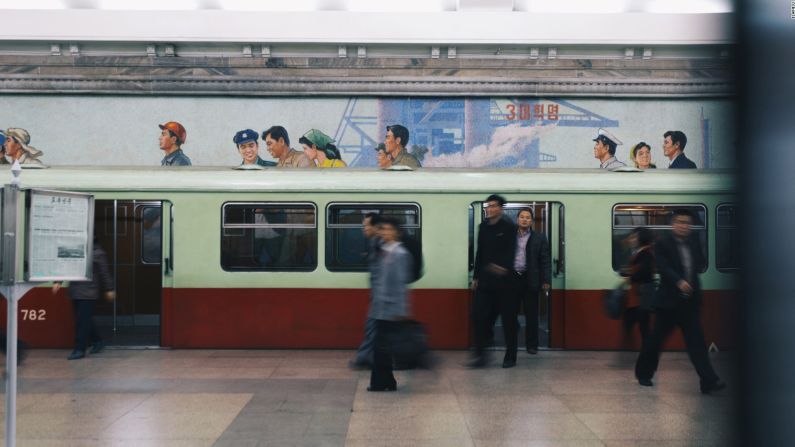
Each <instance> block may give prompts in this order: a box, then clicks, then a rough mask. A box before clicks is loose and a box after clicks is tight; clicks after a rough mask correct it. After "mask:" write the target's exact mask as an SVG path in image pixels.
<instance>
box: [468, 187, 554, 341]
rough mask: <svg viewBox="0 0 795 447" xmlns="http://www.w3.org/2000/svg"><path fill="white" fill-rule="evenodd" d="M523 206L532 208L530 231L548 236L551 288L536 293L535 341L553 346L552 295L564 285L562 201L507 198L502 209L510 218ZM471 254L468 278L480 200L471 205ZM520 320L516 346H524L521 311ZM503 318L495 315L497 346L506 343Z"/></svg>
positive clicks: (473, 257)
mask: <svg viewBox="0 0 795 447" xmlns="http://www.w3.org/2000/svg"><path fill="white" fill-rule="evenodd" d="M522 208H530V209H532V210H533V215H534V217H535V220H534V222H533V231H537V232H539V233H543V234H544V235H545V236H546V237H547V239H548V240H549V246H550V258H551V260H552V284H551V286H552V288H551V290H550V291H549V292H541V295H540V296H539V300H538V305H539V310H538V319H539V321H538V331H539V334H538V342H539V347H543V348H549V347H553V346H556V345H557V343H554V342H553V336H552V330H551V329H552V326H553V324H554V323H553V321H555V318H554V317H555V314H554V310H553V309H554V307H553V306H552V300H551V297H552V296H553V295H556V294H561V293H562V292H563V290H564V289H565V281H564V275H563V273H564V269H563V266H564V257H563V255H564V253H565V251H564V249H563V247H564V238H563V205H562V204H561V203H558V202H533V201H522V202H509V203H506V204H505V207H504V213H505V215H506V216H508V217H509V218H510V219H511V220H512V221H513V222H516V218H517V216H518V214H519V210H521V209H522ZM469 216H470V219H469V229H470V232H469V234H470V241H469V246H470V254H469V273H470V279H471V277H472V272H473V270H474V265H475V256H476V250H477V228H478V225H480V223H481V222H482V221H483V216H484V213H483V202H473V203H472V205H471V206H470V214H469ZM519 323H520V325H521V328H520V333H519V346H520V347H523V346H524V340H525V337H524V330H525V327H526V325H525V321H524V316H523V315H520V317H519ZM501 326H502V322H500V321H499V319H497V328H495V331H494V344H495V345H496V346H505V344H504V340H503V334H502V327H501Z"/></svg>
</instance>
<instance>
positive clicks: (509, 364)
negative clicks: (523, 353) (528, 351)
mask: <svg viewBox="0 0 795 447" xmlns="http://www.w3.org/2000/svg"><path fill="white" fill-rule="evenodd" d="M514 366H516V359H515V358H512V357H505V359H503V361H502V367H503V368H513V367H514Z"/></svg>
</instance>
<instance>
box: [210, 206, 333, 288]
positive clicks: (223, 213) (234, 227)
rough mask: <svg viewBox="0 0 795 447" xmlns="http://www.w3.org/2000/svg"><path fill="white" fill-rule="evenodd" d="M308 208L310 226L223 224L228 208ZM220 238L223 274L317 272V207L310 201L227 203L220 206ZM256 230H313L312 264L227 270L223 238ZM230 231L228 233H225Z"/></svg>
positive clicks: (238, 235)
mask: <svg viewBox="0 0 795 447" xmlns="http://www.w3.org/2000/svg"><path fill="white" fill-rule="evenodd" d="M274 205H276V206H289V205H294V206H308V207H311V209H312V217H313V223H312V224H255V223H244V224H227V223H225V219H224V218H225V217H226V210H227V207H229V206H251V207H265V206H274ZM220 214H221V215H220V217H221V237H220V244H221V247H220V249H221V250H220V259H219V262H220V265H221V269H222V270H223V271H225V272H232V273H235V272H314V271H316V270H317V267H318V264H319V263H318V239H319V235H318V217H319V216H318V207H317V204H316V203H315V202H310V201H273V200H270V201H256V202H253V201H227V202H224V203H222V204H221V213H220ZM257 228H271V229H275V228H294V229H296V228H300V229H312V230H314V247H313V255H314V263H313V264H312V265H311V266H310V265H307V266H304V267H261V268H246V267H234V268H229V267H228V266H226V265H224V237H240V236H243V235H244V234H245V230H246V229H257ZM227 230H230V232H227ZM238 230H239V233H238Z"/></svg>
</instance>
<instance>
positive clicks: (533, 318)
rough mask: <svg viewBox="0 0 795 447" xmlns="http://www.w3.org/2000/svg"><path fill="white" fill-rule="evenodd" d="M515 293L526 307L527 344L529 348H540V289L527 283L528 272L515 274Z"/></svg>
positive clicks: (525, 333) (518, 301)
mask: <svg viewBox="0 0 795 447" xmlns="http://www.w3.org/2000/svg"><path fill="white" fill-rule="evenodd" d="M514 293H515V294H516V300H517V303H522V307H523V308H524V319H525V330H524V341H525V346H526V347H527V348H528V349H538V289H530V287H529V285H528V284H527V274H524V275H515V280H514ZM518 327H519V323H518V322H517V328H518Z"/></svg>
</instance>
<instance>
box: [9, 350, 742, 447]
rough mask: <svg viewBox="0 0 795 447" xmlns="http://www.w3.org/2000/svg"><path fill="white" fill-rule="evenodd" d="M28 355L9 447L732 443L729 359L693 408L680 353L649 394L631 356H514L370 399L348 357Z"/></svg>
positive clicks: (447, 370) (692, 382)
mask: <svg viewBox="0 0 795 447" xmlns="http://www.w3.org/2000/svg"><path fill="white" fill-rule="evenodd" d="M67 354H68V351H61V350H34V351H31V352H30V354H29V356H28V358H27V359H26V361H25V363H24V365H23V366H22V367H21V369H20V381H19V394H18V407H17V414H18V422H17V445H19V446H80V447H91V446H103V447H104V446H136V447H138V446H174V447H176V446H179V447H188V446H191V447H192V446H234V447H254V446H352V447H365V446H367V447H371V446H433V447H441V446H455V447H459V446H478V447H486V446H489V447H491V446H571V447H574V446H576V447H596V446H610V447H618V446H627V447H629V446H633V447H637V446H640V447H644V446H649V447H650V446H660V447H663V446H665V447H673V446H725V445H730V444H731V442H732V440H733V439H734V435H733V433H732V431H731V427H732V424H733V419H732V410H733V408H732V407H733V398H732V394H731V391H732V384H733V382H734V383H736V381H734V380H733V377H732V374H731V368H730V366H731V362H732V360H733V357H732V354H730V353H721V354H717V355H716V354H713V362H714V364H715V366H716V369H717V371H718V373H719V374H720V375H721V377H722V378H723V379H724V380H726V381H727V382H728V383H729V388H728V389H727V390H724V391H723V392H722V393H723V394H718V395H713V396H704V395H701V394H699V391H698V379H697V376H696V374H695V372H694V371H693V368H692V367H691V365H690V363H689V361H688V360H687V356H686V355H685V354H684V353H665V354H664V355H663V358H662V361H661V364H660V371H659V373H658V376H657V378H656V381H655V387H653V388H644V387H641V386H639V385H638V384H637V383H636V382H635V381H634V380H633V373H632V364H633V361H634V357H635V354H634V353H631V352H571V351H567V352H560V351H542V352H541V353H540V354H539V355H538V356H529V355H528V354H525V353H520V355H519V362H518V366H517V367H515V368H512V369H502V368H500V367H499V365H498V364H497V360H501V357H502V353H496V352H495V362H494V365H493V366H492V367H490V368H486V369H480V370H469V369H466V368H465V367H464V366H462V365H463V363H464V362H465V360H466V355H467V354H466V353H465V352H461V351H451V352H439V353H437V356H438V358H439V365H438V368H436V369H435V370H434V371H405V372H398V373H397V378H398V391H397V392H395V393H368V392H367V391H366V387H367V384H368V379H369V371H352V370H350V369H348V368H347V362H348V360H349V359H350V358H351V357H352V355H353V352H352V351H312V350H307V351H266V350H245V351H241V350H129V349H108V350H106V351H105V352H103V353H101V354H97V355H93V356H90V357H88V358H86V359H83V360H77V361H67V360H66V356H67Z"/></svg>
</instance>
